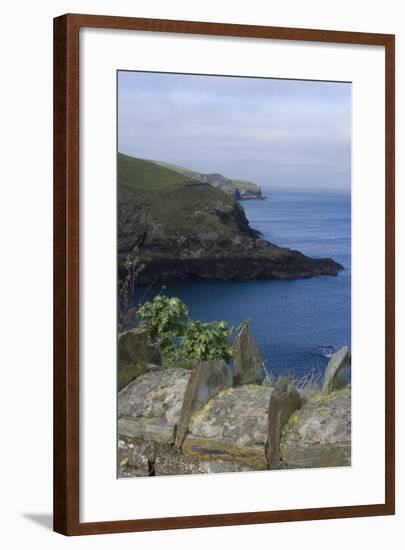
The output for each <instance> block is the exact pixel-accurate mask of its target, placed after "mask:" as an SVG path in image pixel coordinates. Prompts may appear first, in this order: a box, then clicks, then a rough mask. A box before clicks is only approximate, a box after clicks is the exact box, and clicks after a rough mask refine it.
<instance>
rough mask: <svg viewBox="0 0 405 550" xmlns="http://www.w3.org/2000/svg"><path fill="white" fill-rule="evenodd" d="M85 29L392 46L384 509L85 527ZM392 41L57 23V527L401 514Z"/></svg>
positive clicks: (123, 528) (183, 26)
mask: <svg viewBox="0 0 405 550" xmlns="http://www.w3.org/2000/svg"><path fill="white" fill-rule="evenodd" d="M83 27H89V28H98V29H100V28H102V29H121V30H138V31H139V30H142V31H153V32H157V33H159V32H170V33H184V34H196V35H216V36H228V37H252V38H262V39H269V40H272V39H277V40H290V41H291V40H293V41H310V42H324V43H325V42H326V43H337V44H359V45H378V46H383V47H384V48H385V94H386V100H385V101H386V107H385V161H386V165H385V193H386V207H385V215H386V219H385V229H386V234H385V249H386V259H385V285H386V286H385V315H386V321H385V322H386V333H385V502H384V503H383V504H365V505H356V506H341V507H330V508H312V509H292V510H280V511H264V510H263V511H260V512H248V513H229V514H215V515H200V516H183V517H163V518H162V517H161V518H153V519H135V520H123V521H102V522H97V523H81V522H80V513H79V509H80V496H79V478H80V471H79V392H80V388H79V346H80V337H79V324H80V319H79V288H80V281H79V235H80V227H79V185H80V182H79V149H80V147H79V116H80V115H79V30H80V28H83ZM394 56H395V40H394V36H393V35H387V34H371V33H358V32H342V31H328V30H314V29H297V28H281V27H265V26H253V25H234V24H223V23H204V22H189V21H172V20H157V19H139V18H130V17H110V16H99V15H81V14H80V15H79V14H68V15H63V16H61V17H57V18H56V19H55V20H54V530H55V531H57V532H59V533H63V534H65V535H85V534H98V533H118V532H129V531H148V530H161V529H184V528H194V527H210V526H222V525H224V526H225V525H242V524H256V523H271V522H287V521H305V520H315V519H331V518H349V517H360V516H377V515H390V514H394V513H395V435H394V434H395V430H394V418H395V413H394V411H395V381H394V380H395V378H394V345H395V343H394V328H395V327H394V300H395V290H394V269H395V256H394V155H395V141H394V140H395V127H394Z"/></svg>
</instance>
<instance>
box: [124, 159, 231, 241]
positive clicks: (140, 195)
mask: <svg viewBox="0 0 405 550" xmlns="http://www.w3.org/2000/svg"><path fill="white" fill-rule="evenodd" d="M118 187H119V199H118V206H119V208H120V209H121V212H120V216H119V231H122V232H123V233H127V232H131V231H130V227H129V225H132V224H133V222H132V221H131V218H132V214H133V213H134V212H135V211H139V210H142V211H143V213H144V215H145V216H146V215H148V216H149V219H150V220H152V221H153V222H154V223H158V224H159V226H160V227H161V229H163V230H164V231H165V233H166V235H179V236H180V235H184V234H187V235H192V234H201V232H204V233H205V234H206V235H210V234H211V235H212V234H216V235H218V234H224V233H227V232H229V231H232V229H233V227H230V226H228V225H227V224H226V223H224V222H223V220H221V218H220V217H218V215H216V214H215V211H218V210H223V209H224V208H226V207H234V204H235V201H234V199H233V198H232V197H230V196H228V195H226V194H225V193H223V192H222V191H220V190H219V189H216V188H215V187H212V186H211V185H209V184H208V183H203V182H199V181H197V180H193V179H190V178H188V177H187V176H185V175H184V174H180V173H179V172H176V171H174V170H171V169H170V168H168V167H167V166H161V165H157V164H155V163H153V162H150V161H147V160H143V159H139V158H134V157H130V156H128V155H123V154H121V153H119V154H118ZM120 188H121V192H120ZM123 188H124V189H123Z"/></svg>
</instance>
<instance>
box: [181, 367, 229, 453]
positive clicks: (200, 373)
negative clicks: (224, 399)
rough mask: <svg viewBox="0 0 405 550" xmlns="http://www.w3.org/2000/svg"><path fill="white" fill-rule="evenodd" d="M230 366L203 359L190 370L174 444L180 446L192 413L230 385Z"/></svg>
mask: <svg viewBox="0 0 405 550" xmlns="http://www.w3.org/2000/svg"><path fill="white" fill-rule="evenodd" d="M232 383H233V379H232V371H231V368H230V366H229V365H228V364H227V363H226V362H225V361H223V360H222V359H221V360H212V361H204V362H202V363H201V364H200V365H199V366H198V367H196V368H195V369H193V370H192V372H191V376H190V378H189V381H188V384H187V388H186V392H185V394H184V398H183V404H182V408H181V412H180V416H179V420H178V422H177V427H176V437H175V445H176V447H178V448H181V446H182V444H183V441H184V439H185V437H186V435H187V430H188V425H189V423H190V420H191V417H192V415H193V414H194V413H195V412H196V411H197V410H198V409H201V407H203V406H204V405H205V404H206V403H207V402H208V401H209V400H210V399H211V398H212V397H214V396H215V395H217V393H219V392H220V391H221V390H223V389H224V388H229V387H231V386H232Z"/></svg>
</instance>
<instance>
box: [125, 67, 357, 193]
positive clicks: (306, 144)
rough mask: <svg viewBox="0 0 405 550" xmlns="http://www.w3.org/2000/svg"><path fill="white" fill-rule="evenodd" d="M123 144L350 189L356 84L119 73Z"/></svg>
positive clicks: (204, 165)
mask: <svg viewBox="0 0 405 550" xmlns="http://www.w3.org/2000/svg"><path fill="white" fill-rule="evenodd" d="M118 147H119V150H120V151H121V152H124V153H127V154H131V155H134V156H140V157H144V158H151V159H157V160H162V161H166V162H173V163H176V164H180V165H184V166H186V167H189V168H192V169H195V170H200V171H206V172H221V173H224V174H225V175H228V176H230V177H239V178H245V179H250V180H252V181H256V182H257V183H259V184H261V185H266V184H269V182H270V184H271V182H273V181H274V180H277V185H278V186H282V185H285V186H290V187H326V188H340V189H348V188H349V187H350V162H351V160H350V159H351V153H350V149H351V85H350V84H349V83H332V82H312V81H298V80H277V79H259V78H257V79H256V78H239V77H238V78H236V77H216V76H200V75H173V74H164V73H143V72H120V73H119V80H118Z"/></svg>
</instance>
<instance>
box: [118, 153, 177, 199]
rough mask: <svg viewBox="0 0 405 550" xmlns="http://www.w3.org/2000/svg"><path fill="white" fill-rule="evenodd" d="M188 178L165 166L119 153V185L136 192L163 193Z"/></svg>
mask: <svg viewBox="0 0 405 550" xmlns="http://www.w3.org/2000/svg"><path fill="white" fill-rule="evenodd" d="M187 180H188V178H187V177H186V176H184V175H182V174H180V173H179V172H175V171H174V170H171V169H169V168H166V167H164V166H160V165H158V164H155V163H153V162H149V161H147V160H143V159H139V158H135V157H130V156H128V155H123V154H122V153H118V183H119V184H123V185H126V186H127V187H128V188H129V189H132V190H134V191H142V190H143V191H148V192H150V191H162V190H165V189H167V188H168V187H171V188H173V187H177V186H181V185H182V184H183V183H184V182H185V181H187Z"/></svg>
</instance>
